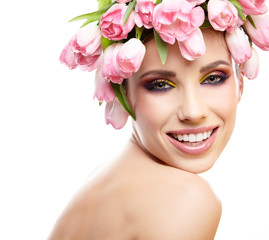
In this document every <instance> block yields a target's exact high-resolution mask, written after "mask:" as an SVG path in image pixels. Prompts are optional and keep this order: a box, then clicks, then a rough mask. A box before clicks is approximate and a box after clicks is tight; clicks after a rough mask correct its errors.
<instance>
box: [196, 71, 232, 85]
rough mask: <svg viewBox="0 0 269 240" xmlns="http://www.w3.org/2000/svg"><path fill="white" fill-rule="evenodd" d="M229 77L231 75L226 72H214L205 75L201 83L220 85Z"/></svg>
mask: <svg viewBox="0 0 269 240" xmlns="http://www.w3.org/2000/svg"><path fill="white" fill-rule="evenodd" d="M229 77H230V75H228V74H226V73H224V72H213V73H210V74H208V75H206V76H205V77H203V78H202V79H201V81H200V83H201V84H202V85H207V84H208V85H220V84H222V83H224V82H225V81H226V80H227V79H228V78H229Z"/></svg>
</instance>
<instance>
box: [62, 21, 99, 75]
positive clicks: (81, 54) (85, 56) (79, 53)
mask: <svg viewBox="0 0 269 240" xmlns="http://www.w3.org/2000/svg"><path fill="white" fill-rule="evenodd" d="M101 59H102V41H101V32H100V29H99V27H98V26H97V25H91V24H89V25H87V26H85V27H83V28H81V29H80V30H79V31H78V32H77V33H76V34H75V35H74V36H73V37H72V39H71V40H70V42H69V43H68V45H67V46H66V47H65V48H64V50H63V51H62V54H61V56H60V61H61V62H62V63H64V64H66V65H67V66H68V67H69V68H70V69H74V68H76V67H77V66H78V67H79V68H80V69H81V70H83V71H92V70H94V69H96V68H97V67H98V66H99V64H100V63H101Z"/></svg>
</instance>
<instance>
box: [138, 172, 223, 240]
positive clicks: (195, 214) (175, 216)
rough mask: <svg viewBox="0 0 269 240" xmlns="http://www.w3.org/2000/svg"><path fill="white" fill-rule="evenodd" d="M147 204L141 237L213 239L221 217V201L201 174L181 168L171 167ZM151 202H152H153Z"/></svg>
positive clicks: (186, 239)
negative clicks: (145, 226)
mask: <svg viewBox="0 0 269 240" xmlns="http://www.w3.org/2000/svg"><path fill="white" fill-rule="evenodd" d="M162 178H163V180H162V183H160V184H159V187H157V186H155V188H157V189H156V190H154V191H152V194H153V195H152V196H151V197H149V198H148V201H146V203H145V204H147V205H148V206H147V207H146V209H147V213H146V215H147V216H145V218H146V219H147V220H146V219H145V218H144V219H145V221H148V222H150V225H149V226H150V227H149V226H148V228H147V229H144V232H143V234H142V235H144V234H146V235H144V236H143V237H141V239H144V237H145V239H149V240H150V239H154V240H158V239H167V240H173V239H182V240H197V239H199V240H210V239H214V236H215V234H216V231H217V227H218V224H219V221H220V217H221V203H220V201H219V199H218V198H217V197H216V195H215V194H214V192H213V190H212V189H211V187H210V185H209V184H208V183H207V182H206V181H205V180H204V179H202V178H201V177H199V176H197V175H195V174H191V173H186V172H182V171H178V170H172V171H168V173H165V174H164V176H163V177H162ZM150 202H151V203H150Z"/></svg>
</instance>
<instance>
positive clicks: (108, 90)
mask: <svg viewBox="0 0 269 240" xmlns="http://www.w3.org/2000/svg"><path fill="white" fill-rule="evenodd" d="M115 97H116V96H115V93H114V91H113V89H112V87H111V85H110V83H109V82H108V81H106V80H105V79H104V78H103V77H102V72H101V68H98V69H97V70H96V72H95V92H94V98H97V99H98V101H99V102H112V101H114V99H115Z"/></svg>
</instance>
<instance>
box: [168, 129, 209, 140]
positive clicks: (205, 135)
mask: <svg viewBox="0 0 269 240" xmlns="http://www.w3.org/2000/svg"><path fill="white" fill-rule="evenodd" d="M212 132H213V130H210V131H207V132H203V133H198V134H193V133H191V134H184V135H181V134H178V135H177V134H174V135H173V137H174V138H176V139H178V141H184V142H201V141H203V140H205V139H207V138H209V137H210V136H211V134H212Z"/></svg>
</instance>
